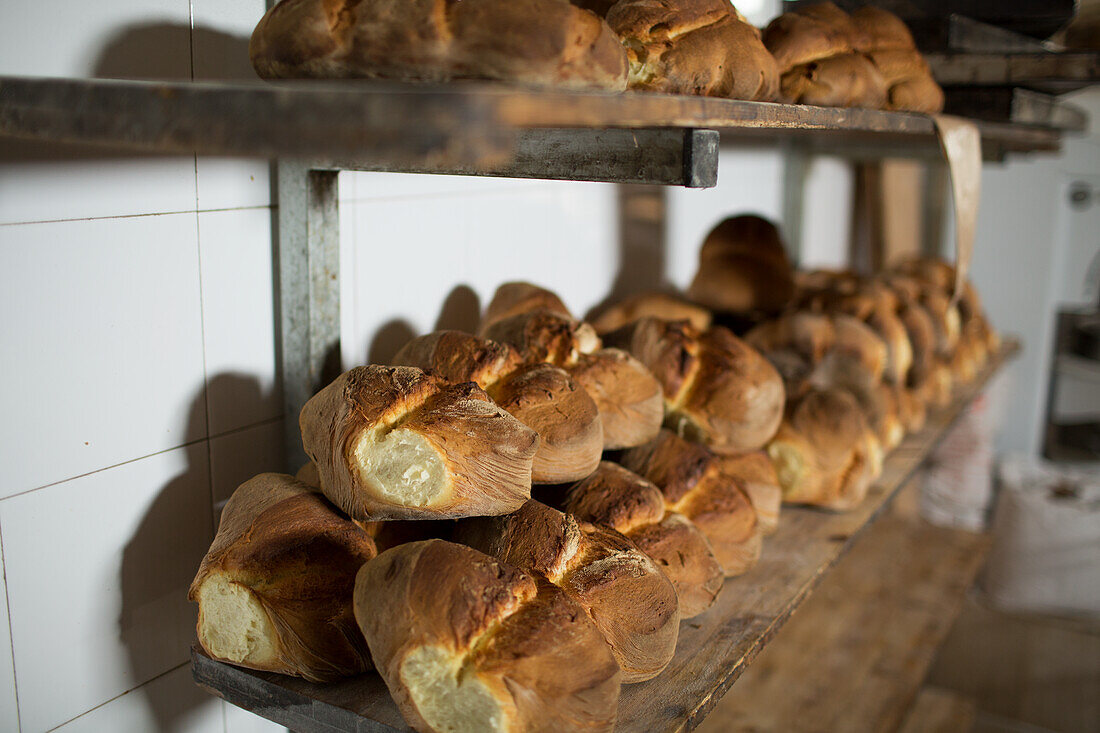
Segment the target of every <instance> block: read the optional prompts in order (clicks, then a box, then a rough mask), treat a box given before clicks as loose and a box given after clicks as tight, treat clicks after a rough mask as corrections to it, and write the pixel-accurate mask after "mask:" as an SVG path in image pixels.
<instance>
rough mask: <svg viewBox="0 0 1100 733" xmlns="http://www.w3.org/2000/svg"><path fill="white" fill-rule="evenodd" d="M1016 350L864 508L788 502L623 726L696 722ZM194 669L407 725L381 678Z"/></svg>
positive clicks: (311, 715)
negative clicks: (753, 562)
mask: <svg viewBox="0 0 1100 733" xmlns="http://www.w3.org/2000/svg"><path fill="white" fill-rule="evenodd" d="M1018 349H1019V346H1018V344H1017V343H1016V342H1013V341H1006V343H1005V344H1004V346H1003V347H1002V349H1001V351H1000V352H999V353H998V354H997V355H996V356H995V357H994V358H993V359H992V360H991V361H990V363H989V365H988V366H987V368H986V370H985V371H984V372H983V373H982V374H981V375H980V376H979V377H978V378H977V379H976V380H974V382H973V383H972V384H970V385H968V386H966V387H964V388H961V389H960V390H959V391H958V393H957V394H956V398H955V400H954V402H952V404H951V405H950V406H948V407H946V408H943V409H940V410H933V411H932V412H930V414H929V416H928V420H927V424H926V426H925V428H924V429H923V430H921V431H920V432H917V433H914V434H912V435H909V436H908V437H907V438H906V439H905V441H904V442H903V443H902V444H901V445H900V446H898V448H897V449H895V450H894V451H893V452H892V453H890V455H889V456H888V457H887V459H886V461H885V464H884V468H883V474H882V476H881V478H880V479H879V480H878V482H877V483H876V484H875V486H874V487H873V488H872V490H871V491H870V493H869V494H868V496H867V499H866V500H865V501H864V502H863V503H862V504H861V505H860V506H858V507H857V508H855V509H853V510H850V511H848V512H844V513H832V512H825V511H820V510H815V509H809V508H801V507H784V509H783V513H782V515H781V518H780V522H779V528H778V530H777V531H776V533H775V534H774V535H772V536H770V537H768V538H767V540H766V541H765V543H764V551H763V555H762V556H761V559H760V562H759V563H758V564H757V566H756V567H755V568H753V569H752V570H751V571H750V572H749V573H746V574H745V575H743V576H740V577H737V578H730V579H728V580H727V581H726V584H725V586H724V587H723V589H722V593H721V595H720V596H719V598H718V601H717V602H716V603H715V604H714V605H713V606H712V607H711V608H710V609H709V610H708V611H706V612H705V613H703V614H701V615H699V616H696V617H694V618H692V619H690V620H687V621H684V622H683V623H682V625H681V627H680V636H679V642H678V644H677V649H676V656H675V657H674V658H673V660H672V662H671V663H670V664H669V666H668V667H667V668H666V669H665V670H664V671H663V672H662V673H661V674H660V675H659V676H658V677H656V678H655V679H653V680H650V681H648V682H644V683H640V684H634V685H627V686H624V687H623V690H622V694H621V696H620V699H619V713H618V724H617V728H618V729H619V730H624V731H677V730H690V729H692V728H694V727H695V726H696V725H698V724H699V723H700V722H701V721H702V720H703V718H704V717H705V716H706V715H707V714H708V713H709V712H710V711H711V710H712V709H713V708H714V706H715V705H716V704H717V703H718V701H719V700H721V698H722V696H723V695H724V694H725V692H726V691H727V690H728V689H729V687H730V685H732V684H733V683H734V681H735V680H736V679H737V678H738V677H739V676H740V675H741V673H742V672H743V671H744V670H745V668H746V667H748V665H749V664H750V663H751V662H752V660H753V659H754V658H755V656H756V655H757V654H758V653H759V652H760V650H761V649H763V648H764V647H765V646H766V645H767V644H768V642H769V641H770V639H771V638H772V637H773V636H774V635H775V633H776V631H777V630H778V629H779V628H780V627H781V626H783V624H784V623H785V622H786V620H787V619H788V618H789V617H790V615H791V614H792V613H793V612H794V610H795V609H796V608H798V607H799V605H801V604H802V602H803V601H805V600H806V598H808V597H809V595H810V594H811V593H812V591H813V589H814V587H815V586H816V585H817V583H818V581H819V580H820V579H821V578H822V577H823V575H824V574H825V573H826V572H827V571H828V570H829V569H830V568H831V567H832V566H833V564H834V563H835V562H836V561H837V559H838V558H839V557H840V556H841V555H842V554H843V553H844V552H845V551H846V550H847V549H848V548H849V547H850V546H851V544H852V542H853V540H854V538H855V536H856V535H857V534H858V533H859V532H860V531H861V530H863V529H864V528H866V527H867V526H868V525H870V524H871V523H872V522H873V521H874V520H875V518H876V517H877V516H878V514H879V513H880V511H881V510H882V508H883V507H884V506H885V505H886V504H887V503H888V502H889V501H890V499H891V498H892V497H893V496H894V494H895V493H896V492H897V491H898V489H900V488H901V487H902V486H903V485H904V484H905V483H906V481H907V480H908V479H909V477H910V476H911V475H912V474H913V472H914V471H915V470H916V469H917V468H918V467H919V466H920V465H921V463H922V462H923V461H924V460H925V459H926V458H927V457H928V455H929V453H930V452H931V451H932V449H933V448H935V446H936V444H937V443H938V442H939V441H940V439H941V438H942V437H943V436H944V434H945V433H946V432H947V430H948V428H950V426H951V425H952V423H954V421H955V419H956V418H957V417H958V416H959V415H960V414H961V413H962V412H963V410H964V409H965V408H966V407H967V406H968V405H969V404H970V403H971V402H972V401H973V400H974V399H975V398H976V397H977V396H978V395H980V394H981V392H982V390H983V388H984V386H985V384H986V382H987V381H988V380H989V379H990V377H992V376H993V374H995V373H996V372H997V371H998V370H999V368H1000V367H1001V366H1002V365H1003V364H1004V363H1005V362H1006V361H1007V360H1008V359H1009V358H1011V356H1012V355H1013V354H1014V353H1015V352H1016V351H1017V350H1018ZM192 672H193V674H194V678H195V681H196V682H197V683H198V684H200V685H202V686H203V687H205V688H207V689H208V690H210V691H211V692H213V693H214V694H216V695H218V696H220V697H222V698H224V699H225V700H226V701H228V702H230V703H233V704H235V705H238V706H240V707H243V708H245V709H247V710H251V711H252V712H254V713H256V714H257V715H261V716H263V717H265V718H268V719H270V720H273V721H275V722H276V723H279V724H282V725H285V726H287V727H289V728H291V729H292V730H295V731H302V732H311V731H337V730H340V731H395V730H399V731H406V730H409V728H408V726H407V725H406V724H405V722H404V721H403V719H402V718H401V715H400V713H398V711H397V707H396V706H395V705H394V703H393V701H392V700H391V699H390V696H389V693H388V691H387V690H386V687H385V685H384V684H383V683H382V680H381V678H380V677H378V675H376V674H367V675H363V676H361V677H357V678H353V679H349V680H345V681H342V682H338V683H332V684H325V685H319V684H313V683H310V682H306V681H304V680H301V679H297V678H293V677H287V676H284V675H279V674H274V673H265V672H255V671H252V670H247V669H240V668H237V667H234V666H232V665H228V664H224V663H221V662H216V661H214V660H212V659H210V658H209V657H207V656H206V655H205V654H203V652H202V650H201V649H199V648H198V647H197V646H196V647H195V648H194V649H193V651H192Z"/></svg>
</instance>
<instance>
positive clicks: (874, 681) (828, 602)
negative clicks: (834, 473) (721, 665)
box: [699, 481, 990, 733]
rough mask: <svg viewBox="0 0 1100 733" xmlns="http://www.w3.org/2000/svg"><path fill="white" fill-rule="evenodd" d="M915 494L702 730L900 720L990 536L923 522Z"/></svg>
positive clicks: (879, 525) (844, 565)
mask: <svg viewBox="0 0 1100 733" xmlns="http://www.w3.org/2000/svg"><path fill="white" fill-rule="evenodd" d="M919 494H920V486H919V483H918V482H916V481H912V482H910V484H909V486H908V488H906V489H905V490H904V491H903V492H902V496H900V497H899V498H898V500H897V501H895V502H894V503H893V504H892V505H891V506H890V508H889V509H888V510H887V511H886V512H885V513H884V516H882V517H881V518H880V519H879V520H878V521H877V522H875V523H874V524H873V525H872V526H871V527H870V528H869V529H868V530H867V532H866V533H864V535H863V536H862V537H861V538H860V539H859V541H858V542H856V544H855V546H854V547H853V548H852V550H851V552H849V553H848V554H847V555H846V556H845V557H844V558H843V559H841V560H840V562H838V563H837V565H836V567H835V568H833V570H832V571H831V572H830V573H829V574H828V575H827V576H826V577H825V579H824V580H823V581H822V583H821V585H819V586H818V587H817V589H816V590H815V591H814V594H813V596H812V597H811V598H810V599H809V600H808V601H807V602H806V604H805V605H804V606H803V607H802V608H800V609H799V610H798V613H797V614H795V616H794V618H792V619H791V621H790V622H789V623H788V624H787V625H786V626H785V627H784V628H783V630H782V631H780V632H779V634H778V635H777V636H776V638H775V640H774V641H773V643H771V644H769V645H768V646H767V648H765V649H764V651H763V652H762V653H761V654H760V656H759V657H757V659H756V661H755V662H753V664H752V666H750V667H749V668H748V670H746V672H745V674H744V675H743V676H742V677H741V678H740V679H739V680H738V681H737V683H736V684H735V685H734V686H733V688H732V689H730V691H729V694H727V695H726V696H725V697H724V698H723V699H722V701H721V702H720V703H719V704H718V705H717V707H716V708H715V710H714V711H713V712H712V713H711V715H710V717H709V718H707V720H706V721H704V722H703V725H702V726H700V728H699V731H700V733H717V732H718V731H722V730H775V731H790V732H791V733H802V732H805V733H809V732H810V731H819V730H829V731H838V732H839V731H853V732H855V731H869V732H870V731H875V732H881V733H888V732H889V731H895V730H897V729H898V727H899V726H900V725H901V724H902V722H903V721H904V719H905V717H906V714H907V712H908V711H909V710H910V707H911V706H912V704H913V701H914V699H915V698H916V697H917V695H918V693H919V691H920V687H921V684H922V682H923V680H924V677H925V675H926V673H927V672H928V669H929V667H930V666H931V664H932V661H933V658H934V657H935V654H936V651H937V650H938V649H939V647H940V645H941V644H942V643H943V640H944V639H945V638H946V637H947V634H948V632H949V631H950V629H951V627H952V624H953V622H954V620H955V618H956V617H957V616H958V615H959V612H960V610H961V609H962V604H963V599H964V597H965V594H966V590H967V589H968V588H969V587H970V585H971V584H972V583H973V581H974V578H975V577H976V576H977V573H978V571H979V569H980V567H981V565H982V563H983V562H984V561H985V557H986V555H987V553H988V551H989V546H990V538H989V536H988V535H985V534H980V533H975V532H968V531H964V530H958V529H949V528H945V527H936V526H933V525H931V524H929V523H928V522H925V521H923V520H922V519H921V518H920V517H919V515H918V511H917V504H918V502H919ZM902 499H904V501H902ZM960 730H962V729H960Z"/></svg>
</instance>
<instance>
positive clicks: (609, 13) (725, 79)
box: [576, 0, 779, 101]
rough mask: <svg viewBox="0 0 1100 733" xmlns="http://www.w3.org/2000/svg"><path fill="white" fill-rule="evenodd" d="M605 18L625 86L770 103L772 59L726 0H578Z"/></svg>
mask: <svg viewBox="0 0 1100 733" xmlns="http://www.w3.org/2000/svg"><path fill="white" fill-rule="evenodd" d="M576 1H577V4H579V5H581V6H582V7H589V8H590V9H593V10H594V11H596V12H597V13H599V12H603V14H604V16H605V17H606V19H607V23H608V25H610V26H611V29H612V30H613V31H615V33H616V34H617V35H618V36H619V39H620V40H621V41H622V44H623V46H624V47H625V48H626V53H627V60H628V62H629V67H630V72H629V86H630V88H631V89H645V90H649V91H655V92H664V93H666V94H698V95H705V96H710V97H727V98H732V99H748V100H755V101H771V100H773V99H775V95H776V92H777V90H778V77H779V74H778V71H777V69H776V65H775V60H774V59H773V58H772V56H771V54H769V53H768V51H767V49H766V48H764V44H763V43H762V42H761V40H760V32H759V31H758V30H757V29H756V28H754V27H753V26H752V25H750V24H749V23H748V22H747V21H746V20H745V19H744V18H743V17H741V15H740V14H738V13H737V11H736V10H735V9H734V8H733V6H732V5H730V3H729V1H728V0H662V2H652V0H618V2H614V3H607V2H605V0H595V1H594V2H593V1H592V0H587V1H586V0H576Z"/></svg>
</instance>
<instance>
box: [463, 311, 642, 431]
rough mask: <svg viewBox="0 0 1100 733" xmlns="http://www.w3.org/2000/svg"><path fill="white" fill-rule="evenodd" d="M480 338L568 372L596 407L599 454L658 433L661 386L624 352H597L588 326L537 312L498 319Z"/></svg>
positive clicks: (599, 348) (598, 344) (598, 343)
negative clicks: (600, 430) (599, 425)
mask: <svg viewBox="0 0 1100 733" xmlns="http://www.w3.org/2000/svg"><path fill="white" fill-rule="evenodd" d="M484 333H485V335H486V336H487V337H488V338H491V339H496V340H499V341H503V342H506V343H509V344H512V345H513V346H515V347H516V348H517V349H518V350H519V352H520V354H521V355H522V356H523V357H524V359H526V360H527V361H534V362H548V363H550V364H555V365H558V366H561V367H563V368H564V369H565V370H566V371H567V372H569V374H570V376H571V377H572V378H573V379H574V380H576V382H577V383H578V384H579V385H580V386H581V387H583V388H584V389H585V391H587V392H588V394H589V395H590V396H591V397H592V399H593V400H594V401H595V403H596V409H597V410H599V413H600V421H601V423H602V424H603V440H604V448H605V449H608V450H613V449H618V448H629V447H631V446H635V445H640V444H642V443H644V442H646V441H647V440H650V439H651V438H652V437H653V436H654V435H656V434H657V430H658V429H660V426H661V419H662V416H663V412H664V410H663V398H662V395H661V385H660V384H659V383H658V382H657V380H656V379H655V378H654V377H653V375H652V374H650V372H649V370H648V369H647V368H646V366H645V365H643V364H642V363H641V362H639V361H638V360H637V359H635V358H634V357H633V356H631V355H630V354H629V353H626V352H624V351H621V350H619V349H605V348H602V343H601V341H600V338H599V336H597V335H596V331H595V329H593V328H592V326H590V325H589V324H587V323H584V322H582V321H577V320H575V319H573V318H571V317H569V316H563V315H561V314H558V313H554V312H552V311H549V310H545V309H539V310H533V311H524V312H521V313H517V314H515V315H510V316H507V317H505V318H501V319H500V320H497V321H495V322H492V323H490V324H489V325H488V327H487V328H485V329H484Z"/></svg>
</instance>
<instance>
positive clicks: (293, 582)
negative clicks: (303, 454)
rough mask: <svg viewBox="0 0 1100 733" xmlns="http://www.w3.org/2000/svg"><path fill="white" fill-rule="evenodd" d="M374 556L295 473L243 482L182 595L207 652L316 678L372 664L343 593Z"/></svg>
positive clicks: (364, 539) (362, 535) (358, 533)
mask: <svg viewBox="0 0 1100 733" xmlns="http://www.w3.org/2000/svg"><path fill="white" fill-rule="evenodd" d="M374 555H375V545H374V542H373V540H372V539H371V537H370V536H369V535H368V534H367V533H366V532H365V531H363V529H361V528H360V527H358V526H356V525H355V524H353V523H352V522H351V521H350V520H349V519H348V518H347V517H344V516H342V515H341V514H340V513H339V512H338V511H337V509H336V507H334V506H332V504H330V503H329V502H328V501H326V500H325V498H324V497H323V496H321V495H320V494H317V493H315V492H314V491H313V490H312V489H310V487H308V486H306V485H305V484H303V483H301V482H299V481H297V480H295V479H294V478H293V477H291V476H288V475H285V474H275V473H265V474H261V475H259V476H256V477H255V478H252V479H250V480H249V481H246V482H245V483H243V484H241V486H240V487H238V488H237V490H236V491H235V492H233V495H232V496H231V497H230V498H229V501H228V502H227V503H226V505H225V508H224V509H223V510H222V517H221V523H220V524H219V526H218V534H217V536H215V537H214V542H213V544H211V546H210V549H209V551H207V553H206V557H204V558H203V560H202V564H201V565H200V566H199V571H198V573H197V574H196V575H195V580H194V582H192V583H191V589H190V592H189V593H188V596H187V597H188V598H189V599H190V600H192V601H195V602H197V603H198V604H199V621H198V638H199V643H200V644H201V645H202V647H203V649H205V650H206V653H207V654H209V655H210V656H211V657H213V658H214V659H219V660H221V661H225V662H231V663H232V664H238V665H241V666H243V667H250V668H252V669H260V670H266V671H270V672H280V673H282V674H290V675H298V676H300V677H305V678H306V679H308V680H312V681H315V682H317V681H325V680H333V679H337V678H340V677H347V676H350V675H355V674H360V673H362V672H364V671H365V670H367V669H370V666H371V665H370V657H369V655H368V652H367V647H366V644H365V642H364V641H363V638H362V636H361V635H360V634H359V631H358V629H357V628H356V626H355V619H354V617H353V615H352V607H351V594H352V589H353V587H354V585H355V574H356V572H358V570H359V568H360V566H362V564H363V563H365V562H366V561H367V560H370V559H371V558H372V557H374Z"/></svg>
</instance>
